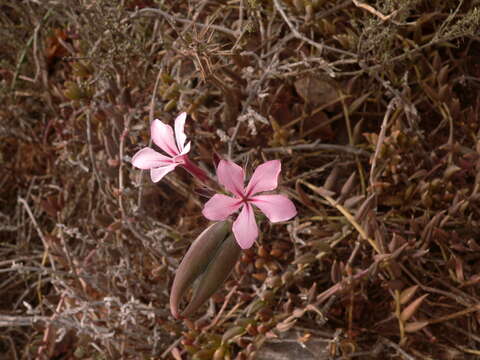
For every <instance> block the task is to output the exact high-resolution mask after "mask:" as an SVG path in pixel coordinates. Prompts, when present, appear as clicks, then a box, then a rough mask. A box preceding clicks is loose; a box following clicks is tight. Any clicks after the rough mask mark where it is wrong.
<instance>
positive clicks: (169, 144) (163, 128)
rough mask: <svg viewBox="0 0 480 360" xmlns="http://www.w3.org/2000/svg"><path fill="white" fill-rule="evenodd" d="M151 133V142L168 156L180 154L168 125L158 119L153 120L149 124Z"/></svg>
mask: <svg viewBox="0 0 480 360" xmlns="http://www.w3.org/2000/svg"><path fill="white" fill-rule="evenodd" d="M150 131H151V135H152V140H153V142H154V143H155V144H156V145H157V146H158V147H159V148H160V149H162V150H163V151H165V152H166V153H167V154H168V155H170V156H176V155H178V154H180V151H178V148H177V145H176V144H175V138H174V137H173V129H172V127H171V126H170V125H167V124H164V123H163V122H161V121H160V120H158V119H155V120H153V122H152V126H151V129H150Z"/></svg>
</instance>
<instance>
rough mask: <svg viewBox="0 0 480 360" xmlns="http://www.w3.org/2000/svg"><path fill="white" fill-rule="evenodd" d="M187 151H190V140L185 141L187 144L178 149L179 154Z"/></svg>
mask: <svg viewBox="0 0 480 360" xmlns="http://www.w3.org/2000/svg"><path fill="white" fill-rule="evenodd" d="M189 151H190V141H189V142H188V143H187V145H185V147H184V148H183V150H182V151H180V155H185V154H188V152H189Z"/></svg>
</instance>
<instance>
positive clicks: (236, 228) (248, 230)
mask: <svg viewBox="0 0 480 360" xmlns="http://www.w3.org/2000/svg"><path fill="white" fill-rule="evenodd" d="M232 229H233V235H235V239H236V240H237V243H238V245H240V247H241V248H242V249H248V248H249V247H251V246H252V245H253V243H254V242H255V240H256V239H257V237H258V227H257V222H256V221H255V213H254V212H253V208H252V205H250V204H248V203H247V204H245V205H244V206H243V208H242V211H241V212H240V215H238V217H237V220H235V222H234V223H233V227H232Z"/></svg>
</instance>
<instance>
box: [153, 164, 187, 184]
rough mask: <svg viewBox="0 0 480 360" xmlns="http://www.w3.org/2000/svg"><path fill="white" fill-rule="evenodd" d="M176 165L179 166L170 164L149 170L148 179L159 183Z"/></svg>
mask: <svg viewBox="0 0 480 360" xmlns="http://www.w3.org/2000/svg"><path fill="white" fill-rule="evenodd" d="M178 165H180V164H170V165H167V166H163V167H159V168H156V169H151V170H150V177H151V178H152V181H153V182H159V181H160V180H162V179H163V177H164V176H165V175H167V174H168V173H169V172H171V171H173V170H174V169H175V168H176V167H177V166H178Z"/></svg>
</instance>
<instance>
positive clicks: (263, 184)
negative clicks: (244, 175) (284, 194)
mask: <svg viewBox="0 0 480 360" xmlns="http://www.w3.org/2000/svg"><path fill="white" fill-rule="evenodd" d="M281 169H282V164H281V163H280V160H271V161H267V162H266V163H263V164H262V165H259V166H258V167H257V168H256V169H255V172H254V173H253V175H252V177H251V179H250V181H249V182H248V186H247V188H246V189H245V192H246V194H248V195H249V196H250V195H254V194H256V193H259V192H262V191H270V190H273V189H276V188H277V186H278V175H279V174H280V171H281Z"/></svg>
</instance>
